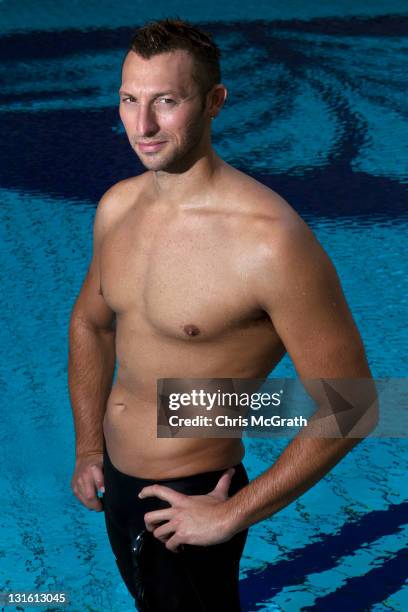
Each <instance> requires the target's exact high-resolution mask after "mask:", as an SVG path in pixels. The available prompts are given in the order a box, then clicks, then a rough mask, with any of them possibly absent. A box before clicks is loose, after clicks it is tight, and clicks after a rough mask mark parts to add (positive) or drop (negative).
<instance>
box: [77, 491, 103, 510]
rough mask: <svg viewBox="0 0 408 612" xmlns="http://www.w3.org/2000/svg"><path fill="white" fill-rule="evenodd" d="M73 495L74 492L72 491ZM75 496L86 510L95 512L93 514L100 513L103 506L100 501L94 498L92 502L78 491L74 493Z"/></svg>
mask: <svg viewBox="0 0 408 612" xmlns="http://www.w3.org/2000/svg"><path fill="white" fill-rule="evenodd" d="M74 493H75V491H74ZM75 496H76V497H77V498H78V499H79V501H80V502H81V504H83V505H84V506H85V507H86V508H88V510H95V512H102V510H103V506H102V503H101V501H100V500H99V499H98V498H97V497H95V498H94V499H93V500H89V499H87V498H86V497H84V495H82V493H81V492H80V491H77V492H76V493H75Z"/></svg>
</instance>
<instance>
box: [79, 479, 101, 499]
mask: <svg viewBox="0 0 408 612" xmlns="http://www.w3.org/2000/svg"><path fill="white" fill-rule="evenodd" d="M81 480H82V482H81V485H80V491H81V494H82V495H83V496H84V498H85V499H86V500H88V502H89V503H94V502H95V500H97V499H98V498H97V495H96V485H95V481H94V478H93V475H92V472H91V473H90V475H86V476H85V475H84V476H83V477H82V479H81Z"/></svg>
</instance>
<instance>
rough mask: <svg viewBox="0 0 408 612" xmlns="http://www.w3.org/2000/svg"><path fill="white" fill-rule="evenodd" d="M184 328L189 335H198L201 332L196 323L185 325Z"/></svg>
mask: <svg viewBox="0 0 408 612" xmlns="http://www.w3.org/2000/svg"><path fill="white" fill-rule="evenodd" d="M183 330H184V333H185V334H187V336H198V334H199V333H200V330H199V329H198V327H197V326H196V325H184V327H183Z"/></svg>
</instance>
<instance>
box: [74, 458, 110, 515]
mask: <svg viewBox="0 0 408 612" xmlns="http://www.w3.org/2000/svg"><path fill="white" fill-rule="evenodd" d="M71 488H72V490H73V492H74V494H75V495H76V497H77V498H78V499H79V501H80V502H81V503H82V504H83V505H84V506H86V507H87V508H89V510H95V511H96V512H102V510H103V506H102V503H101V501H100V499H98V496H97V494H96V491H97V490H99V491H101V492H102V493H104V492H105V488H104V478H103V453H95V454H92V455H82V456H81V455H79V456H78V457H77V459H76V462H75V471H74V475H73V476H72V480H71Z"/></svg>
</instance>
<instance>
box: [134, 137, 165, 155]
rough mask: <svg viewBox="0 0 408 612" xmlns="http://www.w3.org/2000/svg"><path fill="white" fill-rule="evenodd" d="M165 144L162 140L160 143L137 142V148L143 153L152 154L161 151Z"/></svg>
mask: <svg viewBox="0 0 408 612" xmlns="http://www.w3.org/2000/svg"><path fill="white" fill-rule="evenodd" d="M165 144H166V141H165V140H163V141H160V142H149V143H143V142H138V143H137V146H138V147H139V149H140V150H141V151H144V152H146V153H154V152H155V151H158V150H159V149H161V148H162V147H163V145H165Z"/></svg>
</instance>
